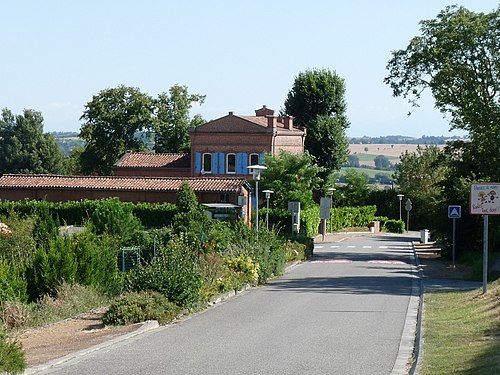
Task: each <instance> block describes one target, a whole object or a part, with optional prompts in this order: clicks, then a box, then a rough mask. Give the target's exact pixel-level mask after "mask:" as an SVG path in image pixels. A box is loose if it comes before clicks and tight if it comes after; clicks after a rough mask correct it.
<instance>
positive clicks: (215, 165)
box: [212, 152, 219, 174]
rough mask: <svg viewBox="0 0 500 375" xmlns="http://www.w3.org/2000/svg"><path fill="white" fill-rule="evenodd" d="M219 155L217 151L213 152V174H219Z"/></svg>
mask: <svg viewBox="0 0 500 375" xmlns="http://www.w3.org/2000/svg"><path fill="white" fill-rule="evenodd" d="M218 156H219V154H218V153H217V152H214V153H213V154H212V174H217V172H218V171H219V170H218V167H219V162H218V159H219V158H218Z"/></svg>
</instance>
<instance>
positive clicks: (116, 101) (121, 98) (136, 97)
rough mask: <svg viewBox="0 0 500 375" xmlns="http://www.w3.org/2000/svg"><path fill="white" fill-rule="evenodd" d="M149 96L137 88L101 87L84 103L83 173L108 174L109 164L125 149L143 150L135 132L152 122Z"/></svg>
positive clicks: (82, 128)
mask: <svg viewBox="0 0 500 375" xmlns="http://www.w3.org/2000/svg"><path fill="white" fill-rule="evenodd" d="M153 111H154V103H153V99H152V98H151V97H150V96H148V95H146V94H143V93H142V92H140V91H139V89H138V88H134V87H125V86H119V87H117V88H110V89H106V90H102V91H101V92H100V93H99V94H98V95H95V96H94V97H93V98H92V100H91V101H90V102H88V103H87V104H86V105H85V110H84V111H83V115H82V116H81V118H80V119H81V120H84V121H85V123H84V124H83V125H82V127H81V128H80V137H81V138H82V139H83V140H84V141H85V142H86V143H85V148H84V150H83V152H82V153H81V155H80V161H81V167H82V170H83V172H84V173H86V174H90V173H97V174H103V175H109V174H110V173H111V166H112V165H113V164H114V163H115V162H116V161H117V160H118V158H119V157H120V156H122V155H123V154H124V153H125V152H127V151H131V150H132V151H143V150H144V149H145V143H144V142H143V141H142V140H141V139H138V138H137V137H135V134H136V133H137V132H139V131H142V130H143V129H145V128H151V127H152V126H153V122H154V119H153Z"/></svg>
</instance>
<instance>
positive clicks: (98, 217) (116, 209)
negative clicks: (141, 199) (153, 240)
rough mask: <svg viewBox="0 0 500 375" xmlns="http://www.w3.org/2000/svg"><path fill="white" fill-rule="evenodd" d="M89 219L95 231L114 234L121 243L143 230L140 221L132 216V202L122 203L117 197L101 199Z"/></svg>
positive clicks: (126, 241) (125, 242)
mask: <svg viewBox="0 0 500 375" xmlns="http://www.w3.org/2000/svg"><path fill="white" fill-rule="evenodd" d="M90 219H91V223H92V226H91V227H92V230H93V231H94V232H95V233H97V234H103V233H107V234H109V235H116V236H117V237H118V238H119V240H120V242H121V243H123V244H127V243H128V242H129V241H130V240H131V239H133V238H134V237H136V236H137V234H138V232H140V231H143V227H142V225H141V222H140V221H139V219H137V218H136V217H135V216H134V213H133V205H132V203H122V202H120V200H119V199H118V198H109V199H103V200H101V201H100V204H99V205H98V206H97V207H96V209H95V210H94V212H93V213H92V215H91V218H90Z"/></svg>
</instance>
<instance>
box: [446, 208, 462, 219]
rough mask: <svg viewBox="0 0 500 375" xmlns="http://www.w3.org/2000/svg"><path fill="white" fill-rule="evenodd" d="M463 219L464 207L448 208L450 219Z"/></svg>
mask: <svg viewBox="0 0 500 375" xmlns="http://www.w3.org/2000/svg"><path fill="white" fill-rule="evenodd" d="M461 217H462V206H448V219H460V218H461Z"/></svg>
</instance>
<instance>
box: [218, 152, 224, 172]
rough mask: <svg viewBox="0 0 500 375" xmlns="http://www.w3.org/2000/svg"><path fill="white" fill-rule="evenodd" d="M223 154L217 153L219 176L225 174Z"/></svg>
mask: <svg viewBox="0 0 500 375" xmlns="http://www.w3.org/2000/svg"><path fill="white" fill-rule="evenodd" d="M224 159H225V158H224V153H223V152H219V174H225V172H224V169H225V164H224Z"/></svg>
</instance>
